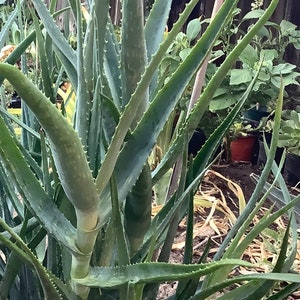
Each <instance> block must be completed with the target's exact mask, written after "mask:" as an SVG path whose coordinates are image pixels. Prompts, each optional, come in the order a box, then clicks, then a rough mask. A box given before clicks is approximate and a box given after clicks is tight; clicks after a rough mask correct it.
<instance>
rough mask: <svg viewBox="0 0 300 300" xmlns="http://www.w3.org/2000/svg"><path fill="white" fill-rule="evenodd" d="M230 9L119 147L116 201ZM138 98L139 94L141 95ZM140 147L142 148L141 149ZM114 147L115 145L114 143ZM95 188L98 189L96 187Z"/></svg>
mask: <svg viewBox="0 0 300 300" xmlns="http://www.w3.org/2000/svg"><path fill="white" fill-rule="evenodd" d="M233 7H234V5H233V4H232V3H231V2H229V1H227V2H226V3H224V5H223V7H222V9H221V10H220V12H219V14H218V15H217V16H216V18H215V19H214V20H213V22H212V24H211V26H210V27H209V28H208V29H207V30H206V32H205V33H204V35H203V36H202V38H201V39H200V40H199V41H198V43H197V44H196V46H195V47H194V48H193V50H192V52H191V54H190V56H189V57H188V58H186V60H185V61H184V63H183V64H181V65H180V67H179V68H178V69H177V70H176V72H175V73H174V74H173V76H172V77H171V78H170V80H169V81H168V83H167V84H166V85H165V87H163V89H162V90H161V91H160V92H159V93H158V94H157V96H156V97H155V99H153V101H152V102H151V104H150V106H149V109H148V110H147V111H146V113H145V114H144V116H143V118H142V119H141V121H140V122H139V124H138V125H137V127H136V129H135V130H134V131H133V132H132V135H131V137H130V138H129V139H128V141H127V142H126V144H125V146H124V147H123V149H122V151H121V153H120V155H119V158H118V162H117V164H116V166H115V170H116V181H117V184H118V189H119V197H120V200H123V199H124V197H125V196H126V194H127V193H128V191H129V190H130V189H131V187H132V186H133V184H134V183H135V181H136V179H137V176H138V175H139V173H140V171H141V168H142V167H143V165H144V163H145V161H146V159H147V157H148V155H149V153H150V151H151V149H152V148H153V146H154V144H155V142H156V139H157V137H158V135H159V133H160V132H161V130H162V129H163V127H164V125H165V123H166V121H167V120H168V117H169V115H170V114H171V113H172V111H173V109H174V107H175V105H176V103H177V102H178V100H179V99H180V96H181V94H182V92H183V90H184V88H185V86H186V85H187V84H188V82H189V80H190V79H191V77H192V75H193V74H194V73H195V72H196V71H197V69H198V67H199V65H201V63H202V62H203V61H204V59H205V57H206V55H207V53H208V51H209V50H210V48H211V47H213V45H214V42H215V40H216V39H217V37H218V34H219V32H220V30H221V28H222V27H223V26H224V25H225V23H226V22H225V20H226V16H227V14H228V13H229V12H230V11H231V10H232V9H233ZM142 80H143V79H142ZM141 82H142V81H141ZM138 89H139V86H138ZM142 95H143V93H142V94H141V96H142ZM135 96H136V94H135V95H134V96H133V98H132V99H135ZM133 103H134V100H132V101H131V102H130V103H129V105H128V106H127V108H128V107H129V106H130V105H131V104H133ZM127 108H126V109H127ZM126 115H127V114H126ZM123 118H125V112H124V114H123V116H122V117H121V119H120V123H119V126H121V124H122V123H123V122H122V119H123ZM122 128H123V127H122ZM125 128H126V127H125ZM145 133H147V134H145ZM119 134H120V130H118V129H117V131H116V135H115V136H114V138H113V141H114V139H116V138H117V137H119ZM141 145H143V148H142V150H141ZM114 146H117V145H116V144H115V143H114ZM111 150H112V149H111ZM114 150H116V149H114ZM112 153H115V151H114V152H111V153H109V154H110V155H112ZM132 157H134V159H132ZM106 159H108V156H107V157H106ZM104 163H105V162H104ZM104 163H103V165H104ZM107 163H110V168H112V167H113V165H112V163H113V160H112V159H111V160H110V161H109V162H108V161H107ZM103 165H102V167H103V172H104V167H105V169H107V168H106V166H103ZM101 171H102V170H101ZM104 174H105V175H104ZM99 176H101V179H102V180H103V178H104V176H108V175H107V174H106V173H103V174H102V172H101V173H100V175H98V177H99ZM99 180H100V177H99ZM104 183H105V181H103V182H101V187H102V186H103V184H104ZM99 184H100V182H99ZM97 185H98V182H97ZM97 187H98V189H99V185H98V186H97ZM101 190H102V188H100V191H101ZM108 201H109V199H108V194H106V195H103V198H102V199H101V204H100V205H101V211H102V212H103V214H104V215H105V217H104V218H105V219H106V217H107V216H108V215H109V209H110V208H109V205H108Z"/></svg>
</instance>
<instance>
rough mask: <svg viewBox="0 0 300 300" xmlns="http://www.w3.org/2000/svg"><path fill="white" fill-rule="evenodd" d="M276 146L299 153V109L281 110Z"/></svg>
mask: <svg viewBox="0 0 300 300" xmlns="http://www.w3.org/2000/svg"><path fill="white" fill-rule="evenodd" d="M278 146H279V147H284V148H286V149H287V151H288V152H290V153H293V154H296V155H300V112H299V111H297V110H285V111H283V112H282V121H281V127H280V133H279V141H278Z"/></svg>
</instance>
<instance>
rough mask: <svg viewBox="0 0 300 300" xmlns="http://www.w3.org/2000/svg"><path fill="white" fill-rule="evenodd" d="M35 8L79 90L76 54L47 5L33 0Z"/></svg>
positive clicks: (75, 86) (73, 83)
mask: <svg viewBox="0 0 300 300" xmlns="http://www.w3.org/2000/svg"><path fill="white" fill-rule="evenodd" d="M32 3H33V4H34V8H35V9H36V11H37V13H38V15H39V17H40V18H41V21H42V23H43V24H44V26H45V28H46V30H47V33H48V34H49V36H50V37H51V39H52V41H53V44H54V46H55V48H54V49H55V51H56V54H57V56H58V57H59V59H60V60H61V61H62V62H63V65H64V67H65V69H66V72H67V73H68V76H69V78H70V80H71V81H72V85H73V86H74V88H75V89H77V80H78V78H77V71H76V67H77V65H76V54H75V52H74V50H73V49H72V48H71V46H70V44H69V43H68V41H67V40H66V39H65V37H64V36H63V34H62V32H61V31H60V30H59V28H58V27H57V26H56V24H55V20H54V19H53V17H52V16H51V15H50V13H49V11H48V10H47V8H46V6H45V3H44V2H43V1H41V0H33V1H32Z"/></svg>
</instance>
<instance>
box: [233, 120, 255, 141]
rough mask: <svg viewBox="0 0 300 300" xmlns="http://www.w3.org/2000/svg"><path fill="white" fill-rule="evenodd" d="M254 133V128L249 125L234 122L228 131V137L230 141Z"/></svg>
mask: <svg viewBox="0 0 300 300" xmlns="http://www.w3.org/2000/svg"><path fill="white" fill-rule="evenodd" d="M253 131H254V128H253V127H252V125H251V124H249V123H243V122H237V121H235V122H234V123H233V124H232V126H231V127H230V130H229V135H230V138H231V139H235V138H238V137H241V136H247V135H248V134H251V132H253Z"/></svg>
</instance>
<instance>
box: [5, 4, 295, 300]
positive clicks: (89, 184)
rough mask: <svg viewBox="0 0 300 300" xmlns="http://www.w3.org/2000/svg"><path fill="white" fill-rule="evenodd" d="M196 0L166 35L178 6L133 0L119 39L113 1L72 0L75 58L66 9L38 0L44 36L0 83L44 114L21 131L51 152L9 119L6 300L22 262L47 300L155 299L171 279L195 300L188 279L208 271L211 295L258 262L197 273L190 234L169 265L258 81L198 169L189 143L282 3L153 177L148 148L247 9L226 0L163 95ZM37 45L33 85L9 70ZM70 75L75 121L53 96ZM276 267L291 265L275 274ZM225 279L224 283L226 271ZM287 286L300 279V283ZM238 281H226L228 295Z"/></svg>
mask: <svg viewBox="0 0 300 300" xmlns="http://www.w3.org/2000/svg"><path fill="white" fill-rule="evenodd" d="M197 2H198V1H197V0H192V1H190V2H189V4H188V5H187V6H186V8H185V10H184V12H183V13H182V15H181V16H180V18H179V20H178V21H177V23H176V24H174V26H173V28H172V30H171V31H170V32H169V33H168V34H167V35H166V36H165V37H164V28H165V24H166V21H167V17H168V13H169V10H170V6H171V1H166V0H156V1H155V2H154V4H153V7H152V8H151V11H150V14H149V16H148V18H147V19H146V20H145V19H144V10H143V1H142V0H134V1H133V0H131V1H129V0H124V1H122V26H121V29H120V32H121V37H119V36H118V34H117V33H116V31H115V29H114V27H113V24H112V21H111V19H110V16H109V3H108V1H88V5H87V7H85V8H84V7H83V6H82V5H81V3H80V1H79V0H72V1H71V0H70V1H69V4H70V10H71V11H72V12H73V14H74V16H75V19H76V29H77V48H76V50H74V49H73V48H72V47H71V46H70V44H69V42H68V39H67V37H65V36H64V35H63V34H62V33H61V31H60V30H59V28H58V26H57V25H56V23H55V20H54V18H53V17H54V16H56V15H57V14H59V12H56V13H55V12H54V9H53V8H54V7H55V1H53V2H52V3H51V6H50V8H49V10H48V9H47V8H46V6H45V5H44V3H43V1H41V0H32V4H33V5H34V8H35V10H34V11H33V10H31V14H32V19H33V24H34V31H33V32H31V33H29V34H28V36H24V39H23V41H22V42H21V43H20V44H19V45H18V47H17V48H16V50H15V51H14V52H13V53H12V54H11V55H10V57H8V58H7V60H6V63H0V75H1V76H2V78H7V80H9V81H10V82H11V84H12V85H13V86H14V89H15V90H16V91H17V93H18V94H19V95H20V97H21V98H22V100H23V103H26V106H25V108H24V112H25V113H30V114H33V115H34V116H35V117H36V119H37V120H38V124H39V125H38V126H40V127H41V130H40V132H39V133H38V132H36V130H35V129H36V128H31V127H30V126H28V125H30V124H28V123H27V122H28V120H27V119H26V118H25V119H24V122H23V123H22V122H19V124H20V125H21V126H22V127H23V132H25V133H26V135H28V136H30V137H31V138H33V139H34V140H35V141H37V142H38V143H39V145H40V150H39V153H32V149H31V148H28V147H27V146H26V145H25V144H24V141H25V139H24V138H23V139H22V140H21V141H19V140H18V139H17V138H16V136H14V133H13V131H12V130H11V126H10V119H9V114H8V113H7V112H5V110H4V109H2V110H1V112H2V114H1V118H0V129H1V135H0V162H1V164H0V183H1V186H0V188H1V189H0V191H1V198H2V201H4V200H5V201H6V202H4V203H6V204H5V205H4V208H3V209H2V212H3V214H2V216H3V218H2V219H1V222H0V223H1V226H2V228H3V230H2V232H1V234H0V241H1V243H2V244H1V245H2V246H3V247H4V249H5V251H6V253H8V254H7V258H8V259H7V266H6V269H5V271H3V272H2V273H1V276H2V278H1V286H0V293H1V297H2V298H7V297H8V295H9V290H10V288H11V287H14V289H13V291H15V292H16V291H17V287H16V285H14V281H15V277H16V276H19V278H20V279H23V278H24V277H22V276H21V275H20V274H21V273H20V267H21V266H23V265H25V264H26V265H28V264H29V265H31V266H32V267H33V269H34V273H33V274H36V275H35V277H34V276H32V278H31V280H32V282H34V283H35V284H36V286H37V288H36V290H37V291H38V295H39V297H40V298H43V297H44V298H47V299H48V298H49V299H59V298H60V297H62V298H66V299H76V298H77V297H80V298H82V299H87V298H88V297H89V295H90V298H93V297H94V298H97V297H100V295H103V297H105V296H106V295H107V294H109V297H112V298H118V297H119V298H120V299H141V298H143V297H144V298H154V297H155V291H156V290H157V285H153V284H156V283H161V282H163V281H166V280H171V279H172V280H173V279H176V280H180V281H181V282H180V285H179V287H180V290H178V295H179V294H180V293H181V292H180V291H185V295H184V297H189V296H193V295H195V293H196V289H195V288H194V287H193V288H191V287H190V286H191V285H190V282H191V281H189V280H192V281H193V282H194V285H193V286H195V285H196V286H197V284H198V281H199V278H200V277H201V276H204V275H207V276H208V275H209V274H212V275H211V277H209V278H210V280H208V282H209V284H207V283H205V282H204V283H205V284H203V287H208V288H211V286H212V288H211V290H205V291H204V292H203V293H204V294H205V295H211V294H213V293H214V292H215V291H216V290H217V289H218V288H220V285H219V280H216V283H217V285H215V286H214V285H213V280H211V278H214V276H213V274H214V273H215V272H217V270H226V272H225V273H224V274H225V276H226V275H227V274H228V273H229V272H230V270H232V268H233V267H234V266H236V265H245V266H249V267H252V265H251V264H249V263H247V262H244V261H242V260H240V259H236V257H237V256H238V255H235V257H234V258H232V259H231V258H230V259H226V260H223V259H219V261H215V262H211V263H203V262H202V263H200V264H198V265H189V263H191V255H192V251H191V245H190V244H189V242H188V241H189V239H187V244H186V249H189V250H188V251H187V253H186V256H185V264H184V265H172V264H167V263H166V262H167V260H168V255H169V252H170V245H171V244H172V241H173V238H174V231H176V228H177V225H178V222H179V221H180V220H181V219H182V218H183V217H184V216H185V215H186V214H187V212H188V211H189V218H190V220H192V213H191V209H188V208H189V207H190V208H191V207H192V206H193V201H192V200H193V197H192V196H193V194H194V193H195V191H196V189H197V186H198V185H199V183H200V182H201V179H202V177H203V174H204V173H205V170H206V169H207V168H208V166H209V163H210V161H211V158H212V156H213V154H214V151H215V149H216V148H217V146H218V144H219V143H220V141H221V139H222V136H223V135H224V133H225V132H226V131H227V130H228V128H229V127H230V125H231V123H232V122H233V120H234V118H235V117H236V115H237V114H238V112H239V110H240V109H241V108H242V106H243V103H244V102H245V100H246V98H247V95H248V94H249V92H250V91H251V88H252V87H253V84H254V81H253V82H252V83H251V85H250V87H249V89H248V90H247V92H246V93H245V95H244V96H243V98H242V99H241V101H240V102H239V103H238V104H237V105H236V107H235V108H234V109H233V110H232V112H231V113H230V114H229V115H228V117H227V118H226V119H225V120H224V122H223V123H222V124H221V125H220V126H219V127H218V128H216V131H215V132H214V134H213V135H212V136H211V137H210V138H209V139H208V141H207V142H206V144H205V145H204V147H203V148H202V149H201V151H200V152H199V153H198V155H197V156H196V157H195V158H194V160H193V161H192V162H190V163H189V164H188V163H187V159H188V155H187V141H188V140H189V138H190V137H191V135H192V133H193V131H194V130H195V129H196V128H197V125H198V122H199V120H200V119H201V117H202V116H203V114H204V112H205V110H206V109H207V107H208V105H209V102H210V99H211V98H212V97H213V94H214V91H215V90H216V88H217V87H218V85H219V84H220V82H221V81H222V79H223V78H224V76H225V75H226V74H227V73H228V71H229V70H230V68H231V66H232V64H233V63H234V61H235V60H236V58H237V57H238V56H239V54H240V53H241V52H242V51H243V49H244V48H245V47H246V46H247V44H249V42H250V41H251V40H252V38H253V37H254V35H255V34H256V33H257V31H258V30H259V29H260V28H261V26H263V24H264V23H265V22H266V21H267V20H268V18H269V17H270V16H271V15H272V13H273V11H274V9H275V7H276V5H277V3H278V0H273V1H272V2H271V4H270V6H269V8H268V9H267V10H266V12H265V14H264V15H263V16H262V17H261V18H260V20H259V21H258V22H257V24H256V25H255V26H253V28H252V29H251V30H250V31H249V32H248V33H247V35H246V36H245V37H244V38H243V39H242V40H241V41H240V42H239V44H238V45H236V47H235V48H234V49H233V51H232V53H231V54H230V55H228V57H227V59H226V60H225V62H224V64H223V65H222V66H221V67H220V68H219V70H218V72H217V73H216V74H215V76H214V77H213V78H212V79H211V81H210V82H209V83H208V84H207V86H206V88H205V90H204V91H203V93H202V95H201V96H200V98H199V99H198V102H197V103H196V104H195V106H194V108H193V110H192V111H191V112H189V113H188V115H186V117H185V119H184V121H183V122H182V123H179V128H178V131H176V132H177V134H176V135H175V136H174V137H173V140H174V142H173V143H171V144H169V148H168V149H166V151H165V154H164V156H163V158H162V160H161V161H160V162H159V164H158V165H157V166H156V168H155V170H152V172H151V170H150V167H149V163H148V157H149V154H150V152H151V150H152V149H153V147H154V146H155V144H156V143H157V140H158V139H159V138H161V136H160V133H161V131H162V130H163V128H164V126H165V124H166V123H167V122H169V121H170V119H171V116H172V115H173V112H174V110H175V109H176V107H177V104H178V102H179V101H180V99H181V95H182V93H183V92H184V90H185V88H186V86H187V85H188V84H189V83H190V81H191V79H192V78H193V75H194V74H195V73H196V72H197V71H198V69H199V68H200V67H201V65H202V64H203V63H204V61H205V59H206V58H207V57H208V55H209V53H210V51H211V49H212V47H213V46H214V43H215V41H216V39H217V38H218V36H219V35H220V33H221V31H222V29H223V28H224V27H225V26H226V24H227V22H228V20H229V19H230V18H229V16H230V15H231V14H232V12H233V10H234V9H235V8H236V6H237V2H238V1H237V0H235V1H232V0H226V1H224V4H223V5H222V7H221V8H220V10H219V12H218V14H217V15H216V16H215V18H214V19H213V20H212V21H211V24H210V25H209V27H208V28H207V29H206V31H205V32H204V33H203V35H202V36H201V38H200V39H199V40H198V41H197V43H196V44H195V46H194V47H193V48H192V50H191V52H190V53H189V55H188V56H187V57H186V58H185V60H184V62H183V63H182V64H181V65H180V66H178V68H177V69H176V70H175V72H174V73H173V74H171V75H170V78H169V80H168V82H167V83H165V84H163V85H162V87H161V88H160V89H159V88H158V87H160V85H159V83H158V82H157V80H156V79H157V78H158V69H159V65H160V63H161V62H162V60H163V58H164V55H165V53H166V51H167V50H168V48H169V47H170V45H171V43H172V42H173V40H174V38H175V37H176V35H177V34H178V32H179V31H180V30H181V28H182V26H183V24H184V23H185V21H186V20H187V18H188V16H189V14H190V13H191V11H192V9H193V7H194V6H195V5H196V4H197ZM18 4H19V5H18V6H17V7H16V10H15V11H14V12H13V14H14V16H15V15H16V14H17V13H19V14H20V13H21V11H20V10H21V9H22V5H24V4H23V2H18ZM64 11H66V10H64ZM36 14H37V15H38V17H39V18H37V16H36ZM7 28H8V27H5V28H4V30H8V29H7ZM43 28H44V29H45V30H43ZM34 40H36V42H35V43H36V45H37V47H38V49H39V52H38V54H39V62H40V68H41V69H40V72H41V80H40V81H39V80H38V79H39V78H36V79H37V82H35V83H34V82H32V81H31V80H29V79H28V78H27V76H26V75H24V74H23V73H22V72H21V71H20V70H19V69H18V68H17V67H15V66H12V65H11V64H14V63H15V62H16V60H17V59H18V57H19V56H20V55H21V54H22V55H24V51H25V49H26V48H27V47H28V45H29V44H30V43H31V42H32V41H34ZM55 70H56V71H57V70H58V71H57V72H56V73H55V72H54V71H55ZM63 73H65V74H67V76H68V78H69V80H70V82H71V85H72V87H73V89H74V92H75V95H76V109H75V112H74V118H73V123H72V124H70V123H69V122H68V121H67V119H66V118H65V117H64V116H63V113H62V112H61V111H60V110H58V109H57V107H56V106H55V103H53V101H52V102H51V101H50V100H51V99H53V95H55V94H56V91H57V89H58V85H59V81H60V80H59V78H61V76H62V74H63ZM56 76H58V78H56ZM53 83H54V84H53ZM49 99H50V100H49ZM28 108H29V109H28ZM278 110H280V107H279V108H278ZM166 144H168V143H166ZM273 148H274V147H273ZM182 153H183V159H182V167H181V168H179V176H178V185H177V188H176V189H175V190H174V191H173V193H172V194H169V197H168V198H167V201H166V202H165V205H164V207H163V208H162V210H161V211H160V212H159V213H158V214H157V215H156V216H155V217H154V218H151V204H152V187H153V185H154V184H155V183H157V182H159V181H160V180H163V177H164V175H165V174H166V173H167V172H170V169H171V168H172V167H173V165H174V163H175V162H176V161H178V158H179V157H180V156H181V155H182ZM37 157H38V159H37ZM267 168H269V169H270V164H269V165H267V167H266V171H265V172H266V173H267V172H268V169H267ZM171 170H172V169H171ZM176 170H178V168H177V169H176V168H174V172H176ZM263 180H265V177H264V178H263V179H262V181H263ZM293 201H294V202H296V201H297V199H296V200H295V199H294V200H293ZM294 202H292V204H293V203H294ZM251 203H253V201H252V202H251ZM292 204H291V203H289V204H288V206H287V207H285V208H284V211H286V210H287V209H288V208H290V207H292ZM10 206H11V207H10ZM12 212H14V214H12ZM280 213H283V211H282V212H280ZM280 213H278V214H280ZM13 216H15V217H13ZM274 218H275V217H274ZM244 220H245V219H244ZM192 223H193V222H190V225H189V230H188V232H189V234H190V233H191V232H192ZM263 224H264V225H263V226H268V224H269V223H268V222H264V223H263ZM245 226H246V225H245ZM256 232H259V231H256ZM10 239H13V240H15V241H16V243H12V242H11V240H10ZM8 249H9V250H10V251H8ZM159 249H161V251H159ZM45 250H47V253H46V254H45ZM34 254H35V255H34ZM283 255H284V253H283ZM157 256H158V259H157V260H158V262H155V261H154V260H155V257H157ZM238 258H239V257H238ZM203 260H205V257H203ZM41 261H43V262H44V264H42V263H41ZM3 263H4V262H3ZM44 267H46V268H44ZM278 270H281V269H280V268H277V269H275V271H278ZM285 271H287V270H285ZM220 272H222V271H220ZM215 276H216V278H217V279H218V278H219V273H216V275H215ZM25 278H26V277H25ZM37 278H38V280H37ZM244 278H245V279H247V280H254V281H255V280H273V281H274V280H278V278H279V275H278V274H277V275H276V273H272V274H269V275H268V274H267V275H265V276H259V275H255V274H254V275H253V276H252V277H251V276H248V277H247V276H245V277H243V276H240V277H238V278H236V279H235V281H234V282H240V281H242V280H244ZM288 278H289V279H290V280H291V281H293V282H299V278H298V277H297V276H292V275H291V276H289V277H288ZM188 279H189V280H188ZM37 282H40V285H38V284H37ZM232 282H233V281H232V280H231V281H230V280H228V282H226V285H225V286H228V285H230V284H232ZM195 297H197V296H195Z"/></svg>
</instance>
